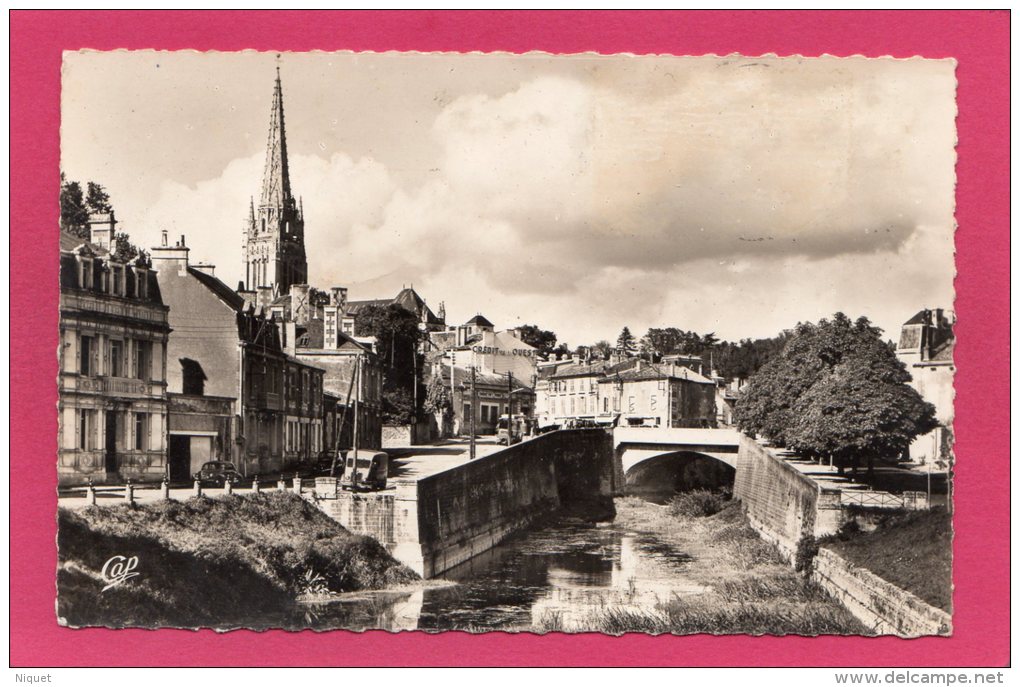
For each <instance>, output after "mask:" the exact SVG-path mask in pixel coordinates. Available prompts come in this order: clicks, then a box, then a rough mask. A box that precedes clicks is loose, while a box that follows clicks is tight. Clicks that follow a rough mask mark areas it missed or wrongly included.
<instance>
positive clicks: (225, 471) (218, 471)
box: [192, 460, 241, 486]
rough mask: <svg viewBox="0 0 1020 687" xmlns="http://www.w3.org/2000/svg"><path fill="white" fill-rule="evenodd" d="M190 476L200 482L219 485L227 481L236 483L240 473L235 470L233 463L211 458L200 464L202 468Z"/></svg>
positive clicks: (239, 478)
mask: <svg viewBox="0 0 1020 687" xmlns="http://www.w3.org/2000/svg"><path fill="white" fill-rule="evenodd" d="M192 477H194V478H195V480H197V481H199V482H202V483H206V482H212V483H213V484H218V485H220V486H223V485H224V484H226V483H227V482H230V483H231V484H237V483H239V482H240V481H241V473H239V472H238V471H237V468H235V467H234V464H233V463H227V462H225V461H222V460H211V461H209V462H208V463H205V464H204V465H202V469H201V470H199V471H198V472H196V473H195V474H194V475H192Z"/></svg>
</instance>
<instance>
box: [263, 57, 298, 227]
mask: <svg viewBox="0 0 1020 687" xmlns="http://www.w3.org/2000/svg"><path fill="white" fill-rule="evenodd" d="M290 198H291V195H290V173H289V172H288V170H287V135H286V132H285V131H284V125H283V87H282V85H281V83H280V65H279V64H277V65H276V86H275V87H274V88H273V109H272V110H271V111H270V113H269V140H268V142H267V143H266V168H265V171H264V172H263V173H262V196H261V198H260V200H259V205H260V206H261V207H267V206H268V207H276V208H282V207H284V205H285V204H286V202H287V201H289V200H290Z"/></svg>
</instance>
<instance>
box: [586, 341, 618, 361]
mask: <svg viewBox="0 0 1020 687" xmlns="http://www.w3.org/2000/svg"><path fill="white" fill-rule="evenodd" d="M591 352H592V355H593V356H594V357H596V358H601V359H602V360H609V356H611V355H612V354H613V344H611V343H609V342H608V341H606V340H605V339H600V340H598V341H596V342H595V343H593V344H592V345H591Z"/></svg>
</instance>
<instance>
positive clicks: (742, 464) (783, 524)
mask: <svg viewBox="0 0 1020 687" xmlns="http://www.w3.org/2000/svg"><path fill="white" fill-rule="evenodd" d="M733 496H734V497H735V498H737V499H739V500H740V503H741V507H742V508H743V510H744V513H745V514H746V515H747V519H748V521H749V522H750V524H751V527H753V528H754V529H755V530H756V531H757V532H758V533H759V534H760V535H761V537H762V538H763V539H765V540H766V541H768V542H770V543H772V544H773V545H775V546H776V548H777V549H779V551H780V553H781V554H782V555H783V556H784V557H785V558H786V559H787V560H791V561H792V560H793V559H794V557H795V556H796V554H797V548H798V546H799V545H800V542H801V540H802V539H805V538H806V537H822V536H825V535H827V534H834V533H835V532H836V530H837V529H838V528H839V524H840V518H841V511H840V502H839V491H838V490H834V489H825V488H823V487H821V486H819V485H818V483H816V482H814V481H813V480H811V479H810V478H808V477H806V476H805V475H802V474H801V473H800V472H798V471H797V469H796V468H794V467H792V466H790V465H787V464H786V463H785V462H784V461H783V460H782V459H781V458H779V457H778V456H777V455H775V454H774V453H773V449H770V448H767V447H765V446H763V445H762V444H760V443H759V442H757V441H755V440H753V439H751V438H749V437H747V436H744V435H741V437H740V449H739V452H738V453H737V473H736V476H735V478H734V482H733Z"/></svg>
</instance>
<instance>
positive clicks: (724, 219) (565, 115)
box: [53, 50, 957, 637]
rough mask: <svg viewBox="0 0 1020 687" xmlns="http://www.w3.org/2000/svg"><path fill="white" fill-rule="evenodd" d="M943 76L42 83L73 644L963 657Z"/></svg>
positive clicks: (687, 63)
mask: <svg viewBox="0 0 1020 687" xmlns="http://www.w3.org/2000/svg"><path fill="white" fill-rule="evenodd" d="M955 71H956V63H955V61H953V60H949V59H944V60H932V59H921V58H913V59H892V58H864V57H843V58H838V57H810V58H808V57H777V56H769V55H766V56H740V55H729V56H688V57H680V56H633V55H595V54H580V55H552V54H547V53H529V54H521V55H514V54H506V53H495V54H482V53H470V54H468V53H464V54H458V53H354V52H336V53H330V52H285V53H259V52H251V51H249V52H236V53H231V52H194V51H181V52H158V51H130V50H121V51H109V52H101V51H76V52H66V53H64V58H63V69H62V78H61V110H60V116H61V128H60V134H61V136H60V145H61V150H60V168H61V178H60V252H59V258H58V256H57V255H54V256H53V260H57V259H59V273H60V322H59V348H58V359H59V373H58V378H57V380H56V384H57V387H58V414H59V429H58V435H57V437H56V447H57V450H56V467H57V474H58V476H59V500H58V503H59V506H58V528H59V529H58V542H57V543H58V549H59V556H58V569H57V571H56V582H57V609H56V612H57V616H58V621H59V622H60V623H61V624H62V625H65V626H69V627H73V628H84V627H94V626H100V627H111V628H122V627H144V628H160V627H176V628H215V629H220V630H228V629H235V628H254V629H269V628H281V629H287V630H299V629H306V628H312V629H316V630H335V629H345V630H355V631H361V630H367V629H383V630H389V631H402V630H423V631H430V632H434V631H443V630H467V631H471V632H488V631H497V630H498V631H509V632H534V633H546V632H568V633H571V632H600V633H606V634H611V635H616V634H622V633H628V632H640V633H650V634H662V633H672V634H680V635H687V634H696V633H716V634H750V635H762V634H766V635H808V636H814V635H820V634H827V635H884V634H891V635H899V636H903V637H917V636H924V635H948V634H951V633H952V590H953V576H952V543H951V542H952V531H953V530H952V517H953V507H952V505H953V500H952V474H953V465H954V455H953V429H952V428H953V376H954V370H955V367H954V358H953V352H954V345H955V341H956V339H955V335H954V322H955V317H954V314H953V307H954V289H953V279H954V276H955V274H956V269H955V264H954V231H955V221H954V209H955V205H954V193H955V162H956V141H957V136H956V111H957V108H956V74H955ZM54 192H56V189H54Z"/></svg>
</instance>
